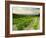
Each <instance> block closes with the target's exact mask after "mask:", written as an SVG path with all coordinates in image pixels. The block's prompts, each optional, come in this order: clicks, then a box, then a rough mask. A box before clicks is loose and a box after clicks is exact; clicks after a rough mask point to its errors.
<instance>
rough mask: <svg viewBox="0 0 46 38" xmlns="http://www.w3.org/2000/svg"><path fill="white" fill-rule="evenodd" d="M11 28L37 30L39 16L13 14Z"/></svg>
mask: <svg viewBox="0 0 46 38" xmlns="http://www.w3.org/2000/svg"><path fill="white" fill-rule="evenodd" d="M12 18H13V20H12V21H13V30H37V29H39V21H40V19H39V16H37V15H36V16H31V15H17V14H15V15H14V14H13V17H12Z"/></svg>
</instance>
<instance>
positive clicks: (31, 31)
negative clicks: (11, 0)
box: [10, 4, 43, 34]
mask: <svg viewBox="0 0 46 38" xmlns="http://www.w3.org/2000/svg"><path fill="white" fill-rule="evenodd" d="M15 6H20V7H33V8H40V30H23V31H12V7H15ZM42 15H43V14H42V6H35V5H15V4H10V34H22V33H38V32H42Z"/></svg>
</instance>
